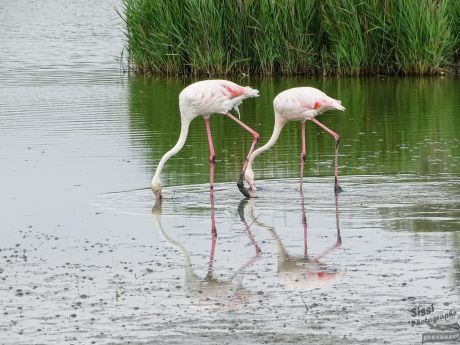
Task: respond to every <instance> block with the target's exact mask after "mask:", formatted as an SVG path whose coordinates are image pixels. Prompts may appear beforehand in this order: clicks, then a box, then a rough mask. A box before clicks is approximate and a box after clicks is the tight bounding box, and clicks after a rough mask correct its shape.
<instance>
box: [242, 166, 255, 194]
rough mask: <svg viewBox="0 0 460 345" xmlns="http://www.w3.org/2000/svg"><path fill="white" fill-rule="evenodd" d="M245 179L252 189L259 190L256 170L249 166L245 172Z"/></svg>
mask: <svg viewBox="0 0 460 345" xmlns="http://www.w3.org/2000/svg"><path fill="white" fill-rule="evenodd" d="M244 179H245V180H246V182H247V183H248V184H249V188H250V189H251V190H257V188H256V183H255V182H254V171H253V170H252V169H251V168H250V167H249V166H248V167H247V168H246V171H245V173H244Z"/></svg>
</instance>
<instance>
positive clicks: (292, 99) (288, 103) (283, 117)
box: [239, 87, 345, 196]
mask: <svg viewBox="0 0 460 345" xmlns="http://www.w3.org/2000/svg"><path fill="white" fill-rule="evenodd" d="M273 107H274V110H275V127H274V129H273V133H272V136H271V138H270V140H269V141H268V142H267V143H266V144H265V145H263V146H262V147H259V148H258V149H257V150H255V151H254V152H253V153H252V155H251V156H250V157H249V161H248V164H247V167H246V170H245V176H244V177H245V179H246V181H247V182H248V183H249V187H250V189H252V190H256V185H255V182H254V171H253V170H252V162H253V161H254V159H255V158H256V157H257V156H258V155H259V154H261V153H262V152H264V151H266V150H268V149H269V148H270V147H272V146H273V145H274V144H275V142H276V141H277V140H278V137H279V135H280V133H281V130H282V129H283V127H284V126H285V125H286V123H287V122H288V121H300V124H301V127H302V154H301V158H300V189H301V190H302V188H303V171H304V162H305V156H306V154H307V151H306V148H305V122H306V121H307V120H308V121H312V122H314V123H316V124H317V125H318V126H320V127H321V128H322V129H324V130H325V131H326V132H327V133H329V134H330V135H332V136H333V137H334V139H335V170H334V171H335V184H334V190H335V192H336V193H339V192H341V191H342V188H341V187H340V186H339V170H338V156H339V142H340V136H339V135H338V134H337V133H335V132H333V131H331V130H330V129H329V128H327V127H326V126H325V125H323V124H322V123H321V122H319V121H318V120H317V119H316V116H317V115H319V114H322V113H324V112H325V111H328V110H333V109H336V110H342V111H343V110H345V108H344V107H343V106H342V105H341V102H340V101H339V100H336V99H333V98H331V97H329V96H328V95H326V94H325V93H324V92H322V91H320V90H318V89H315V88H312V87H296V88H292V89H288V90H285V91H283V92H281V93H279V94H278V95H277V96H276V97H275V99H274V100H273ZM239 184H241V185H242V184H243V179H242V177H240V181H239ZM240 190H241V188H240ZM246 192H247V191H246ZM243 194H245V193H243ZM248 194H249V193H248ZM245 195H246V194H245ZM246 196H247V195H246Z"/></svg>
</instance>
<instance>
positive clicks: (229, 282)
mask: <svg viewBox="0 0 460 345" xmlns="http://www.w3.org/2000/svg"><path fill="white" fill-rule="evenodd" d="M162 203H163V199H157V200H156V202H155V206H154V207H153V209H152V215H153V221H154V224H155V227H156V228H157V230H158V231H159V233H160V234H161V236H162V238H163V239H164V240H165V241H167V242H168V243H169V244H170V245H172V246H173V247H175V248H177V249H178V250H179V251H180V253H181V255H182V258H183V266H184V271H185V277H184V287H185V295H186V296H188V297H189V300H190V301H191V302H192V303H196V304H209V305H211V304H216V305H225V306H227V307H236V306H237V305H239V304H244V303H247V302H248V301H249V300H250V297H251V296H252V295H253V293H252V291H250V290H248V289H247V288H245V287H244V286H243V284H242V280H243V276H242V274H243V272H244V270H245V269H246V268H248V267H249V266H251V265H252V264H253V263H254V262H255V260H256V259H257V258H258V257H259V254H260V249H259V246H258V245H257V243H256V242H255V240H254V237H253V236H252V234H251V233H250V231H249V230H247V234H248V237H249V238H250V240H251V242H252V243H253V245H254V248H255V255H254V256H253V257H252V258H251V259H250V260H248V261H247V262H246V263H245V264H244V265H242V266H241V267H240V268H239V269H238V270H237V271H236V272H235V273H234V274H232V275H231V276H230V277H229V278H228V279H226V280H220V279H217V278H216V277H215V275H214V260H215V252H216V243H217V228H216V221H215V212H214V198H213V197H211V250H210V255H209V262H208V273H207V275H206V276H205V277H204V278H201V277H200V276H198V275H197V274H196V273H195V272H194V271H193V267H192V262H191V259H190V254H189V252H188V251H187V249H186V248H185V246H183V245H182V244H181V243H179V242H178V241H176V240H174V239H172V238H171V237H170V236H168V234H167V233H166V232H165V230H164V229H163V225H162V224H161V214H162Z"/></svg>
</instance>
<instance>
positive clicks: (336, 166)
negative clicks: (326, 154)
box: [310, 117, 342, 193]
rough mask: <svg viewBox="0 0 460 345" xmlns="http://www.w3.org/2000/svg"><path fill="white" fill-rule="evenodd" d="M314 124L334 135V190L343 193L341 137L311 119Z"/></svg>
mask: <svg viewBox="0 0 460 345" xmlns="http://www.w3.org/2000/svg"><path fill="white" fill-rule="evenodd" d="M310 120H311V121H312V122H314V123H316V124H317V125H318V126H320V127H321V128H322V129H324V130H325V131H326V132H328V133H329V134H330V135H332V136H333V137H334V139H335V169H334V173H335V184H334V190H335V192H336V193H340V192H342V188H341V187H340V186H339V166H338V164H339V143H340V136H339V135H338V134H337V133H335V132H334V131H331V130H330V129H329V128H327V127H326V126H325V125H323V124H322V123H321V122H319V121H318V120H317V119H315V118H314V117H312V118H311V119H310Z"/></svg>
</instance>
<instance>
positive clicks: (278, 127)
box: [247, 115, 286, 170]
mask: <svg viewBox="0 0 460 345" xmlns="http://www.w3.org/2000/svg"><path fill="white" fill-rule="evenodd" d="M285 125H286V120H284V119H282V118H281V117H280V116H278V115H276V116H275V126H274V128H273V133H272V136H271V137H270V140H269V141H268V142H267V143H266V144H265V145H263V146H261V147H259V148H258V149H257V150H255V151H254V152H253V153H252V155H251V157H249V161H248V167H247V168H248V169H249V170H252V162H253V160H254V159H255V158H256V157H257V156H258V155H260V154H261V153H262V152H264V151H267V150H268V149H270V148H271V147H272V146H273V145H275V143H276V141H277V140H278V138H279V136H280V133H281V130H282V129H283V127H284V126H285Z"/></svg>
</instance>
